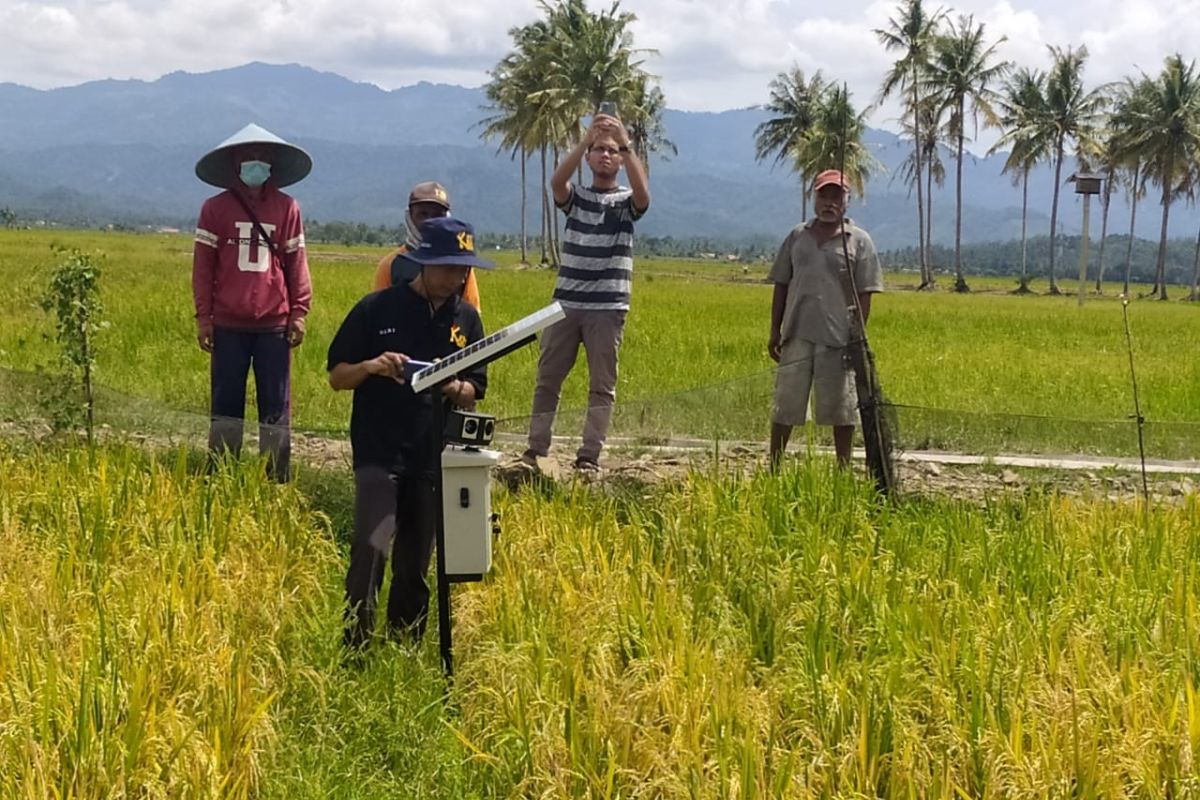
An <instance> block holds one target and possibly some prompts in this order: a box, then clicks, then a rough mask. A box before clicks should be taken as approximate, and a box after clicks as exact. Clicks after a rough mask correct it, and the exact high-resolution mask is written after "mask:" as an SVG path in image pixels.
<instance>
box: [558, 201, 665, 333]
mask: <svg viewBox="0 0 1200 800" xmlns="http://www.w3.org/2000/svg"><path fill="white" fill-rule="evenodd" d="M559 208H561V209H562V210H563V211H564V212H565V213H566V215H567V228H566V231H565V232H564V233H563V252H562V266H561V267H559V270H558V281H557V283H555V285H554V299H555V300H557V301H558V302H559V303H561V304H562V306H563V308H575V309H583V310H590V311H627V310H628V309H629V294H630V291H631V290H632V288H633V223H634V221H635V220H637V219H639V218H640V217H641V216H642V213H644V211H645V210H644V209H643V211H641V212H639V211H637V210H636V209H635V208H634V207H633V190H632V189H628V188H626V187H624V186H621V187H617V188H615V189H587V188H584V187H581V186H572V187H571V195H570V197H568V198H567V201H566V202H565V203H563V204H562V205H560V206H559Z"/></svg>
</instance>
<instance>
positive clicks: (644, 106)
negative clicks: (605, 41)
mask: <svg viewBox="0 0 1200 800" xmlns="http://www.w3.org/2000/svg"><path fill="white" fill-rule="evenodd" d="M630 102H631V103H632V105H631V106H630V107H629V108H628V109H625V110H621V117H622V120H623V121H624V122H625V126H626V128H627V129H628V130H629V138H630V140H631V146H632V147H633V150H634V152H635V153H637V154H638V157H640V158H641V159H642V163H643V164H645V166H646V174H649V173H650V156H651V154H653V153H657V154H658V155H659V156H660V157H662V158H664V159H667V158H669V157H670V156H668V155H667V154H668V153H669V154H670V155H672V156H674V155H678V154H679V148H677V147H676V146H675V143H674V142H672V141H671V140H670V139H668V138H667V128H666V125H664V124H663V112H665V111H666V109H667V98H666V96H665V95H664V94H663V91H662V89H660V88H659V87H658V85H657V83H655V82H654V78H652V77H651V76H650V75H647V74H644V73H643V74H642V75H640V76H638V79H637V90H636V91H635V92H634V94H633V96H632V97H631V98H630Z"/></svg>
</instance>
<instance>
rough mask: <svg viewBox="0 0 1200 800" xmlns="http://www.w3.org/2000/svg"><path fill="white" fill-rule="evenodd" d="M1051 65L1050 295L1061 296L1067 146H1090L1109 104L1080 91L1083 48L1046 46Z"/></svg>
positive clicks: (1100, 94) (1100, 92) (1098, 91)
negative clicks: (1058, 274)
mask: <svg viewBox="0 0 1200 800" xmlns="http://www.w3.org/2000/svg"><path fill="white" fill-rule="evenodd" d="M1049 50H1050V57H1051V65H1050V71H1049V73H1047V75H1046V91H1045V98H1046V114H1045V118H1044V119H1045V123H1046V125H1047V126H1048V130H1047V133H1049V134H1050V135H1051V136H1052V137H1053V144H1052V153H1053V155H1054V199H1053V200H1052V201H1051V204H1050V294H1060V292H1059V289H1058V284H1057V283H1056V282H1055V279H1054V260H1055V245H1056V243H1057V241H1058V238H1057V237H1058V196H1059V190H1060V189H1061V188H1062V165H1063V158H1064V156H1065V153H1066V148H1067V145H1068V143H1070V144H1073V145H1074V147H1075V149H1076V152H1079V151H1080V150H1083V149H1086V148H1087V147H1089V146H1091V142H1092V139H1093V138H1094V137H1095V135H1096V128H1097V125H1098V124H1099V122H1100V118H1101V116H1102V115H1103V113H1104V109H1105V107H1106V105H1107V103H1108V99H1107V96H1106V93H1105V91H1106V90H1105V87H1098V88H1095V89H1092V90H1090V91H1085V90H1084V88H1083V67H1084V65H1085V64H1086V63H1087V57H1088V51H1087V48H1086V47H1079V48H1078V49H1074V48H1071V47H1068V48H1067V49H1065V50H1063V49H1062V48H1059V47H1053V46H1049Z"/></svg>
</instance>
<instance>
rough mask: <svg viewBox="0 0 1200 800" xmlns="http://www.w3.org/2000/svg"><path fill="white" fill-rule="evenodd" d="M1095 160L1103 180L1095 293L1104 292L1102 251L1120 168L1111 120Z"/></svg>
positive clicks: (1105, 243)
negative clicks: (1114, 187) (1114, 184)
mask: <svg viewBox="0 0 1200 800" xmlns="http://www.w3.org/2000/svg"><path fill="white" fill-rule="evenodd" d="M1095 157H1096V161H1097V163H1098V164H1099V165H1100V170H1101V173H1102V175H1103V176H1104V177H1103V180H1104V188H1103V189H1102V190H1101V194H1100V207H1101V209H1102V210H1101V221H1100V250H1099V252H1097V253H1096V294H1103V293H1104V251H1105V249H1106V245H1107V244H1108V212H1109V209H1110V208H1111V207H1112V195H1113V183H1115V182H1116V180H1117V174H1118V173H1119V172H1120V170H1121V160H1120V155H1119V153H1118V150H1117V142H1116V135H1115V134H1114V132H1113V129H1112V125H1111V122H1110V124H1109V126H1108V127H1107V129H1106V130H1105V132H1104V137H1103V140H1102V141H1101V142H1100V145H1099V150H1098V152H1097V153H1096V156H1095Z"/></svg>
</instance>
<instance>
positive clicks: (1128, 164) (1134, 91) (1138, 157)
mask: <svg viewBox="0 0 1200 800" xmlns="http://www.w3.org/2000/svg"><path fill="white" fill-rule="evenodd" d="M1148 83H1149V82H1148V81H1146V80H1145V79H1144V78H1143V79H1140V80H1134V79H1132V78H1126V79H1125V81H1124V82H1123V83H1122V84H1121V85H1120V86H1118V87H1117V88H1116V90H1115V91H1114V97H1113V108H1112V113H1111V114H1110V115H1109V118H1108V129H1109V136H1110V148H1111V150H1112V152H1111V154H1110V157H1111V158H1112V160H1113V161H1114V162H1115V163H1116V164H1117V171H1116V175H1115V177H1116V179H1117V180H1118V181H1119V182H1120V183H1121V184H1122V185H1123V186H1124V187H1125V193H1126V195H1127V196H1128V197H1129V241H1128V243H1127V246H1126V249H1125V280H1124V286H1123V288H1122V290H1121V293H1122V294H1123V295H1125V296H1126V297H1128V296H1129V280H1130V273H1131V272H1132V270H1133V243H1134V241H1135V235H1134V232H1135V230H1136V224H1137V208H1138V201H1139V200H1141V198H1142V197H1143V196H1144V195H1145V193H1146V182H1145V180H1144V179H1143V177H1142V168H1143V163H1144V162H1143V155H1142V153H1140V152H1138V150H1137V148H1136V147H1135V145H1134V141H1133V138H1134V133H1135V132H1136V131H1137V129H1138V125H1139V124H1140V123H1139V121H1138V120H1139V118H1140V116H1141V115H1142V113H1143V112H1141V111H1140V110H1139V106H1140V105H1141V104H1142V103H1143V102H1145V101H1144V95H1145V94H1146V91H1147V84H1148Z"/></svg>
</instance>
